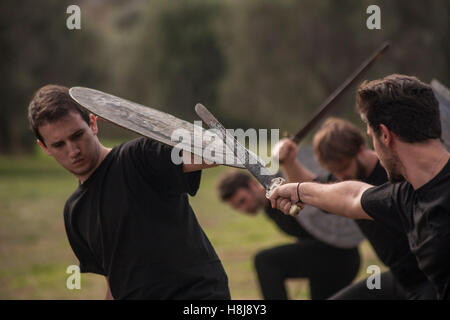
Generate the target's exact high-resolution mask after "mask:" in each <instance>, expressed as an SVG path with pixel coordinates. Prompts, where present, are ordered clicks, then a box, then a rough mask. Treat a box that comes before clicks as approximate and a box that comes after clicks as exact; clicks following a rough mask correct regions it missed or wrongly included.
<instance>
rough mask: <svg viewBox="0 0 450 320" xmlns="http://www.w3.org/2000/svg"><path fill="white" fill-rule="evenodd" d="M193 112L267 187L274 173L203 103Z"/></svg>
mask: <svg viewBox="0 0 450 320" xmlns="http://www.w3.org/2000/svg"><path fill="white" fill-rule="evenodd" d="M195 112H196V113H197V115H198V116H199V117H200V119H202V120H203V121H204V122H205V123H206V125H207V126H208V127H210V128H211V129H216V130H218V131H219V132H220V133H221V135H222V139H223V143H224V144H225V145H226V147H227V148H228V149H230V150H231V151H233V153H234V155H235V156H236V157H237V158H238V159H239V160H240V161H241V162H242V164H243V165H244V167H245V168H246V169H247V170H248V171H250V173H251V174H252V175H253V176H254V177H255V178H256V180H258V181H259V183H261V184H262V185H263V186H264V188H266V189H268V188H269V185H270V183H271V181H272V179H273V178H275V175H273V174H271V173H270V171H269V170H268V169H267V168H266V167H265V165H264V164H263V163H262V161H261V160H260V159H258V157H256V156H255V155H253V154H252V153H250V152H249V151H248V150H247V148H245V147H244V146H243V145H242V144H240V143H239V141H238V140H237V139H236V137H235V136H233V135H231V134H230V133H229V132H228V131H227V130H226V129H225V127H224V126H223V125H222V124H221V123H220V122H219V121H218V120H217V119H216V117H214V115H213V114H212V113H211V112H210V111H209V110H208V109H207V108H206V107H205V106H204V105H202V104H200V103H198V104H197V105H196V106H195Z"/></svg>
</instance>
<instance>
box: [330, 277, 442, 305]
mask: <svg viewBox="0 0 450 320" xmlns="http://www.w3.org/2000/svg"><path fill="white" fill-rule="evenodd" d="M435 299H436V291H435V289H434V287H433V285H432V284H431V283H430V282H423V283H420V284H418V285H417V286H415V287H414V288H410V289H408V290H405V289H404V288H403V287H402V286H401V285H400V284H399V283H398V281H397V280H396V279H395V277H394V275H393V274H392V272H391V271H386V272H382V273H381V274H380V289H371V290H370V289H368V287H367V279H364V280H361V281H359V282H357V283H354V284H352V285H350V286H348V287H346V288H344V289H342V290H341V291H339V292H338V293H336V294H335V295H333V296H332V297H330V300H435Z"/></svg>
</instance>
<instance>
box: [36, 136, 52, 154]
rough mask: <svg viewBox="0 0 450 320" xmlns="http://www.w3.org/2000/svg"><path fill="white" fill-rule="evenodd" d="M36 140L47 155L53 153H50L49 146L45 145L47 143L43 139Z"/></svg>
mask: <svg viewBox="0 0 450 320" xmlns="http://www.w3.org/2000/svg"><path fill="white" fill-rule="evenodd" d="M36 142H37V143H38V144H39V145H40V146H41V148H42V150H44V152H45V153H46V154H47V155H49V156H51V154H50V152H49V151H48V149H47V147H46V146H45V144H44V143H43V142H42V141H41V140H39V139H36Z"/></svg>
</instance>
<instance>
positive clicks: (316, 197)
mask: <svg viewBox="0 0 450 320" xmlns="http://www.w3.org/2000/svg"><path fill="white" fill-rule="evenodd" d="M370 187H372V186H371V185H370V184H367V183H363V182H359V181H344V182H339V183H334V184H321V183H314V182H305V183H288V184H285V185H283V186H280V187H278V188H276V189H275V190H274V191H273V193H272V195H271V197H270V202H271V204H272V207H273V208H275V207H276V208H278V209H279V210H281V211H283V212H284V213H286V214H288V213H289V208H290V206H291V204H292V203H296V202H297V201H298V196H300V199H301V201H302V202H303V203H304V204H309V205H311V206H314V207H317V208H319V209H321V210H324V211H327V212H330V213H334V214H337V215H340V216H343V217H347V218H350V219H369V220H372V218H371V217H370V216H369V215H368V214H367V213H366V212H365V211H364V210H363V208H362V206H361V196H362V194H363V193H364V191H366V190H367V189H369V188H370ZM300 214H301V212H300Z"/></svg>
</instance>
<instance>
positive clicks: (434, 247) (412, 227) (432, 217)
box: [361, 161, 450, 299]
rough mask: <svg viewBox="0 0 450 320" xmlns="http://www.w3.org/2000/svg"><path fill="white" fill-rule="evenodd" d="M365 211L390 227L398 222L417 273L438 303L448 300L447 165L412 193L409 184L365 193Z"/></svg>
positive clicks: (449, 181)
mask: <svg viewBox="0 0 450 320" xmlns="http://www.w3.org/2000/svg"><path fill="white" fill-rule="evenodd" d="M361 205H362V207H363V209H364V211H365V212H366V213H367V214H368V215H370V216H371V217H373V218H374V219H375V220H376V221H378V222H380V223H383V224H385V225H386V226H388V227H392V226H395V225H397V224H398V220H400V222H401V224H402V227H403V229H404V232H405V233H406V235H407V237H408V241H409V246H410V249H411V251H412V252H413V253H414V254H415V256H416V258H417V261H418V264H419V267H420V269H421V270H422V271H423V272H424V273H425V274H426V275H427V277H428V278H429V280H430V281H431V282H432V283H433V284H434V286H435V287H436V290H437V293H438V297H439V298H440V299H450V161H449V162H448V163H447V164H446V166H445V167H444V168H443V169H442V170H441V172H439V174H437V175H436V176H435V177H434V178H433V179H431V180H430V181H429V182H427V183H426V184H425V185H423V186H422V187H420V188H418V189H417V190H414V188H413V187H412V185H411V184H410V183H408V182H402V183H397V184H391V183H386V184H383V185H381V186H379V187H374V188H370V189H368V190H366V191H365V192H364V193H363V195H362V197H361Z"/></svg>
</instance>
